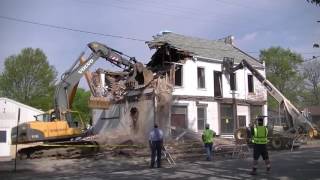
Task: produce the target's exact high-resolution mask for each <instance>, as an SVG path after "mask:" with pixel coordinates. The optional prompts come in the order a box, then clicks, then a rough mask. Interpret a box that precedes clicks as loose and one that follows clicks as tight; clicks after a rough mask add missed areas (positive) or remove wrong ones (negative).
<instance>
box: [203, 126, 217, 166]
mask: <svg viewBox="0 0 320 180" xmlns="http://www.w3.org/2000/svg"><path fill="white" fill-rule="evenodd" d="M215 135H216V133H215V132H214V131H213V130H211V129H210V126H209V124H206V129H205V130H204V131H203V134H202V141H203V143H204V147H205V149H206V153H207V161H211V160H212V156H213V154H212V146H213V137H215Z"/></svg>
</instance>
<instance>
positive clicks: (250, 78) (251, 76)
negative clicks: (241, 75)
mask: <svg viewBox="0 0 320 180" xmlns="http://www.w3.org/2000/svg"><path fill="white" fill-rule="evenodd" d="M250 84H251V86H250ZM248 92H249V93H254V80H253V75H252V74H248Z"/></svg>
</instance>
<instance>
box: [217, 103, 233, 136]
mask: <svg viewBox="0 0 320 180" xmlns="http://www.w3.org/2000/svg"><path fill="white" fill-rule="evenodd" d="M220 112H221V134H233V132H234V118H233V114H234V112H233V105H232V104H221V105H220Z"/></svg>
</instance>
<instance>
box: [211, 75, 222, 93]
mask: <svg viewBox="0 0 320 180" xmlns="http://www.w3.org/2000/svg"><path fill="white" fill-rule="evenodd" d="M216 74H219V75H217V77H218V79H217V78H216V76H215V75H216ZM218 81H220V82H219V85H220V87H219V89H220V95H217V94H216V82H218ZM222 95H223V85H222V72H221V71H213V96H214V97H222Z"/></svg>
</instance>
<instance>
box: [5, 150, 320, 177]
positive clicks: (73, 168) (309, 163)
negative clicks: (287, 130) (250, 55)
mask: <svg viewBox="0 0 320 180" xmlns="http://www.w3.org/2000/svg"><path fill="white" fill-rule="evenodd" d="M270 159H271V165H272V170H271V172H270V173H266V171H265V166H264V163H263V161H262V160H260V161H259V168H258V175H256V176H252V175H249V172H250V170H251V164H252V158H251V157H249V158H245V159H230V158H229V159H227V160H214V161H211V162H208V161H202V160H197V161H194V162H191V161H183V162H182V161H180V162H177V164H176V165H175V166H173V167H172V166H170V165H168V164H166V165H164V167H163V168H155V169H149V168H148V162H146V161H136V160H134V159H129V160H128V159H124V158H122V159H121V158H120V159H107V158H106V157H103V156H101V157H99V156H98V157H95V158H83V159H64V160H55V159H35V160H23V161H18V165H17V171H16V172H13V167H14V166H13V161H11V162H0V177H1V180H6V179H8V180H9V179H15V180H20V179H21V180H22V179H39V180H40V179H41V180H42V179H44V180H49V179H50V180H51V179H52V180H62V179H64V180H68V179H80V180H85V179H90V180H102V179H153V180H154V179H197V180H198V179H227V180H238V179H281V180H287V179H294V180H295V179H297V180H298V179H301V180H305V179H310V180H320V148H319V147H311V148H304V149H299V150H296V151H294V152H289V151H280V152H271V153H270Z"/></svg>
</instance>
